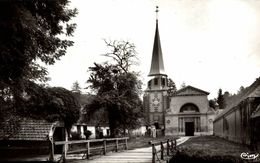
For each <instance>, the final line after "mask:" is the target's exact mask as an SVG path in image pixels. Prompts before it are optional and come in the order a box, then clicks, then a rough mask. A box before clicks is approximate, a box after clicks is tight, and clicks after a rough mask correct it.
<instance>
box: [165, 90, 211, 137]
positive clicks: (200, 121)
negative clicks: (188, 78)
mask: <svg viewBox="0 0 260 163" xmlns="http://www.w3.org/2000/svg"><path fill="white" fill-rule="evenodd" d="M208 95H209V93H208V92H206V91H203V90H200V89H198V88H195V87H192V86H187V87H185V88H182V89H180V90H178V91H177V92H175V93H174V94H173V95H172V96H171V97H170V107H169V108H168V109H167V110H166V113H165V121H166V123H165V127H166V130H165V134H166V135H186V136H193V135H211V134H213V120H214V118H215V111H214V109H212V108H210V107H209V101H208V98H207V96H208Z"/></svg>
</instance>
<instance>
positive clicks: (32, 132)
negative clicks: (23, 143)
mask: <svg viewBox="0 0 260 163" xmlns="http://www.w3.org/2000/svg"><path fill="white" fill-rule="evenodd" d="M53 124H54V123H51V122H47V121H45V120H32V119H23V120H20V121H18V122H17V124H15V123H11V122H8V121H6V122H3V127H2V128H0V140H3V139H6V140H47V139H48V135H49V133H50V131H51V128H52V126H53Z"/></svg>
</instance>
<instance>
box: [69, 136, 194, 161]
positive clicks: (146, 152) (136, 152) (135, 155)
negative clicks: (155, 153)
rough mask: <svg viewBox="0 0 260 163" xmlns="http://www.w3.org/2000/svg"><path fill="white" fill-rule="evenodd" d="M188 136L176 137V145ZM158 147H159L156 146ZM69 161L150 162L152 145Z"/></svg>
mask: <svg viewBox="0 0 260 163" xmlns="http://www.w3.org/2000/svg"><path fill="white" fill-rule="evenodd" d="M188 139H189V137H181V138H180V139H177V145H180V144H182V143H184V142H185V141H187V140H188ZM157 148H158V149H159V147H157ZM67 162H69V163H84V162H88V163H151V162H152V147H146V148H138V149H133V150H127V151H122V152H117V153H115V152H110V153H107V155H105V156H98V157H93V158H92V159H89V160H82V159H81V160H79V159H77V158H68V161H67Z"/></svg>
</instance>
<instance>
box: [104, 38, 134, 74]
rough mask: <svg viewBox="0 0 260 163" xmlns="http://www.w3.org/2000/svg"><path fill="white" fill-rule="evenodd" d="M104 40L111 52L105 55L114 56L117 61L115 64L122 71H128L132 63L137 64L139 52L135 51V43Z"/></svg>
mask: <svg viewBox="0 0 260 163" xmlns="http://www.w3.org/2000/svg"><path fill="white" fill-rule="evenodd" d="M104 41H105V43H106V45H107V47H108V48H109V50H110V52H108V53H105V54H103V55H104V56H106V57H110V58H112V59H113V61H114V62H115V64H114V65H115V66H116V67H118V68H119V70H120V71H123V72H125V73H127V72H129V68H130V67H131V66H132V65H136V64H137V61H136V60H138V58H137V52H136V51H135V45H134V44H133V43H130V42H128V41H116V40H115V41H111V40H110V41H107V40H104Z"/></svg>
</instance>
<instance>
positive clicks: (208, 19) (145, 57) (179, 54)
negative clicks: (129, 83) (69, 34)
mask: <svg viewBox="0 0 260 163" xmlns="http://www.w3.org/2000/svg"><path fill="white" fill-rule="evenodd" d="M156 5H158V6H159V10H160V11H159V32H160V38H161V45H162V52H163V58H164V67H165V71H166V73H167V74H168V76H169V77H170V78H172V79H173V81H174V82H175V83H176V85H177V88H180V85H181V84H182V83H183V82H185V83H186V85H191V86H194V87H197V88H200V89H202V90H205V91H208V92H210V95H209V98H214V97H216V96H217V91H218V89H219V88H222V89H223V91H229V92H231V93H236V92H237V90H238V89H239V87H240V86H242V85H243V86H245V87H246V86H249V85H250V84H251V83H253V82H254V81H255V79H256V78H257V77H259V76H260V32H259V31H260V0H157V1H155V0H95V1H94V0H72V3H71V6H72V7H76V8H77V9H78V10H79V14H78V15H77V17H76V18H74V19H73V21H74V22H76V23H77V29H76V31H75V34H74V38H72V40H73V41H74V42H75V44H74V46H73V47H70V48H69V49H68V51H67V54H66V56H64V57H62V58H61V60H60V61H57V62H56V64H55V65H53V66H49V67H48V69H49V76H50V77H51V81H50V82H49V84H50V85H51V86H62V87H65V88H67V89H71V86H72V83H73V82H75V81H78V82H79V83H80V85H81V87H86V81H87V79H88V77H89V74H88V72H87V69H88V67H90V66H92V65H93V63H94V62H98V63H101V62H103V61H105V60H107V59H108V58H106V57H104V56H101V54H104V53H106V52H107V51H108V49H107V48H106V46H105V43H104V41H103V39H111V40H126V41H130V42H132V43H134V44H135V45H136V51H137V52H138V57H139V62H140V64H139V66H138V67H137V69H138V70H139V71H140V72H141V74H142V76H141V77H142V79H143V81H144V86H143V89H145V88H146V82H147V81H148V77H147V75H148V72H149V70H150V64H151V56H152V48H153V39H154V34H155V18H156V17H155V9H156V8H155V6H156Z"/></svg>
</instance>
